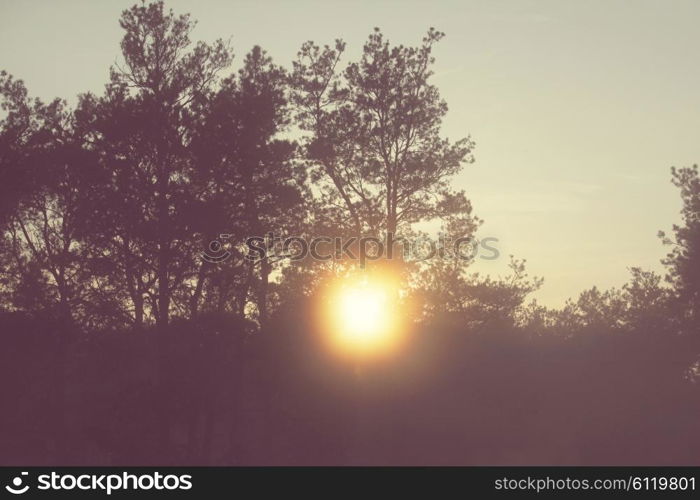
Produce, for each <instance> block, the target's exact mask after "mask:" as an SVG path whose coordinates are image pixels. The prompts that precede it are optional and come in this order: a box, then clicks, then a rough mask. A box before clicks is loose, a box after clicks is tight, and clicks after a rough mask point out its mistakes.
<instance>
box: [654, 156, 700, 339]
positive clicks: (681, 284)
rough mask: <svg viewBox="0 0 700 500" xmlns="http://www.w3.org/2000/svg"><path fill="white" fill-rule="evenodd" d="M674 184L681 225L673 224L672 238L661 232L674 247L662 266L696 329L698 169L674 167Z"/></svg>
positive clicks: (699, 313)
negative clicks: (679, 205) (678, 200)
mask: <svg viewBox="0 0 700 500" xmlns="http://www.w3.org/2000/svg"><path fill="white" fill-rule="evenodd" d="M671 175H672V177H673V179H672V182H673V184H674V185H675V186H676V187H677V188H679V189H680V192H681V200H682V201H683V208H682V209H681V217H682V220H683V224H682V225H678V224H674V226H673V237H668V236H666V234H665V233H664V232H663V231H661V232H659V236H660V237H661V238H662V239H663V241H664V243H665V244H667V245H670V246H672V249H671V251H670V252H669V254H668V255H667V257H666V259H665V260H664V261H663V263H664V264H665V265H666V266H667V269H668V274H667V280H668V281H669V282H670V283H671V284H672V285H673V287H674V289H675V293H676V295H677V301H678V305H679V306H680V310H679V311H678V313H679V314H680V315H681V317H683V318H685V320H686V321H688V322H689V324H690V325H695V327H696V328H697V325H698V322H700V176H699V175H698V166H697V165H694V166H693V167H685V168H675V167H674V168H672V169H671Z"/></svg>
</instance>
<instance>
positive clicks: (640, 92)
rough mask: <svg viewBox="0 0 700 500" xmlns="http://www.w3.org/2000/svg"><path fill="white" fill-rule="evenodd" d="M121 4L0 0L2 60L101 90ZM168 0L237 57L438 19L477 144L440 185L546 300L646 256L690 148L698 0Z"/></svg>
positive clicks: (448, 87) (673, 202)
mask: <svg viewBox="0 0 700 500" xmlns="http://www.w3.org/2000/svg"><path fill="white" fill-rule="evenodd" d="M132 3H133V2H132V1H123V2H122V1H110V2H98V1H94V0H90V1H87V0H81V1H78V0H65V1H54V2H48V1H38V0H35V1H27V0H0V69H6V70H7V71H9V72H10V73H12V74H13V75H15V76H16V77H18V78H22V79H24V80H25V82H26V84H27V86H28V88H29V91H30V92H31V93H32V95H36V96H39V97H43V98H51V97H54V96H60V97H68V98H70V97H73V96H75V95H76V94H77V93H78V92H84V91H88V90H90V91H95V92H100V91H101V89H102V86H103V84H104V83H105V82H106V81H107V75H108V68H109V66H110V64H112V63H113V62H114V61H115V60H117V57H118V50H119V40H120V38H121V29H120V28H119V25H118V16H119V14H120V12H121V10H122V9H124V8H126V7H128V6H129V5H131V4H132ZM166 3H167V4H168V5H170V6H171V7H172V8H174V9H175V10H176V11H177V12H188V11H189V12H191V13H192V15H193V17H194V18H195V19H198V21H199V24H198V26H197V29H196V30H195V33H194V35H193V38H194V39H203V40H212V39H215V38H218V37H223V38H228V37H231V38H232V43H233V46H234V49H235V51H236V54H237V60H238V61H240V59H241V56H242V55H243V53H244V52H247V51H248V50H249V49H250V48H251V47H252V46H253V45H255V44H259V45H261V46H262V47H263V48H265V49H266V50H267V51H268V52H269V53H270V54H271V55H272V56H273V57H274V59H275V60H276V62H278V63H280V64H284V65H286V66H289V64H290V62H291V60H292V59H293V58H294V55H295V53H296V51H297V49H298V48H299V46H300V45H301V43H302V42H304V41H305V40H309V39H312V40H315V41H317V42H319V43H325V42H331V41H332V40H333V39H334V38H337V37H341V38H343V39H345V41H346V42H348V46H349V57H352V56H353V55H355V54H357V52H358V51H359V49H360V48H361V46H362V43H363V42H364V40H365V38H366V37H367V35H368V34H369V33H370V31H371V30H372V28H373V27H374V26H379V27H381V28H382V30H383V31H384V33H385V35H386V36H387V37H388V38H389V39H390V40H391V41H392V42H395V43H405V44H416V43H418V42H419V41H420V39H421V37H422V35H423V33H424V32H425V30H427V28H428V27H430V26H434V27H436V28H438V29H440V30H441V31H444V32H446V34H447V37H446V38H445V39H444V40H443V41H442V42H440V44H439V45H438V46H437V48H436V50H435V55H436V57H437V62H436V68H435V69H436V76H435V83H436V84H437V85H438V86H439V88H440V90H441V92H442V95H443V97H444V98H445V99H446V100H447V102H448V104H449V107H450V112H449V115H448V117H447V120H446V121H445V124H444V133H445V135H446V136H448V137H450V138H452V139H458V138H460V137H463V136H465V135H467V134H471V136H472V137H473V138H474V140H475V141H476V144H477V148H476V151H475V156H476V162H475V163H474V164H473V165H470V166H468V167H467V168H466V170H465V171H464V172H463V174H461V175H460V176H459V177H458V178H456V179H455V184H456V185H457V186H458V187H460V188H464V189H465V190H466V191H467V194H468V195H469V197H470V198H471V200H472V201H473V203H474V207H475V211H476V213H477V215H478V216H480V217H481V218H483V219H484V220H485V224H484V225H483V226H482V229H481V230H480V235H481V236H482V237H486V236H492V237H497V238H499V240H500V244H499V245H498V246H499V248H500V250H501V252H502V253H503V257H502V258H501V259H499V260H498V261H493V262H483V263H481V264H480V265H479V266H478V269H479V270H480V271H482V272H486V273H492V274H499V273H502V272H503V271H504V267H505V264H506V263H507V254H511V253H512V254H515V255H516V257H519V258H526V259H527V260H528V267H529V270H530V272H531V273H532V274H536V275H539V276H544V277H545V284H544V286H543V288H542V290H541V291H540V292H539V293H538V294H537V297H538V299H539V300H540V301H541V302H543V303H545V304H549V305H559V304H561V303H563V301H564V300H565V299H566V298H567V297H569V296H576V295H577V294H578V292H580V291H581V290H582V289H584V288H588V287H591V286H593V285H598V286H600V287H603V288H607V287H610V286H620V285H622V284H623V283H624V282H625V281H626V280H627V276H628V271H627V267H628V266H642V267H646V268H652V269H660V265H659V260H660V259H661V258H662V257H663V256H664V254H665V253H666V249H664V247H663V246H662V245H661V243H660V241H659V240H658V238H657V237H656V233H657V231H658V230H659V229H669V228H670V227H671V225H672V224H673V223H674V222H676V221H677V220H678V211H679V209H680V201H679V196H678V193H677V191H676V190H675V188H674V187H673V186H672V185H671V184H670V182H669V175H670V174H669V168H670V166H671V165H676V166H686V165H691V164H693V163H696V162H700V134H699V132H700V64H698V48H700V30H698V27H697V23H698V20H700V2H698V1H678V0H676V1H661V0H659V1H653V2H652V1H639V0H637V1H624V2H623V1H597V2H590V1H588V2H583V1H580V0H576V1H562V0H557V1H507V2H506V1H492V0H491V1H466V0H460V1H455V2H428V1H421V2H407V1H401V2H399V1H396V2H394V1H376V0H375V1H367V2H339V1H332V0H326V1H299V0H295V1H285V2H271V1H262V0H258V1H231V0H229V1H223V0H221V1H216V0H209V1H206V0H204V1H203V0H199V1H197V2H186V1H180V0H177V1H175V0H172V1H168V2H166Z"/></svg>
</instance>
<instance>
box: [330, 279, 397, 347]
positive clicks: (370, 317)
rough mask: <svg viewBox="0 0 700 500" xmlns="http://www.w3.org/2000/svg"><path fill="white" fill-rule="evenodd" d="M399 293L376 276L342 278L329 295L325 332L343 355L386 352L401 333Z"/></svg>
mask: <svg viewBox="0 0 700 500" xmlns="http://www.w3.org/2000/svg"><path fill="white" fill-rule="evenodd" d="M397 299H398V292H397V290H396V288H395V286H394V285H393V283H392V282H391V281H390V280H386V279H381V278H379V277H377V276H373V277H367V276H363V277H361V278H355V279H350V278H347V277H346V278H344V279H341V280H339V281H338V282H337V283H336V284H335V286H334V287H333V288H332V290H331V293H330V294H329V295H328V296H327V309H326V318H327V319H326V321H325V324H326V328H325V329H326V331H327V332H328V338H329V339H330V340H331V344H332V346H333V347H334V348H335V349H336V350H338V351H340V352H341V353H344V354H351V355H362V356H371V355H375V354H385V353H387V352H388V351H389V350H391V349H392V348H393V347H395V346H396V343H397V341H398V334H399V330H400V328H399V323H400V321H399V314H398V306H397V302H398V300H397Z"/></svg>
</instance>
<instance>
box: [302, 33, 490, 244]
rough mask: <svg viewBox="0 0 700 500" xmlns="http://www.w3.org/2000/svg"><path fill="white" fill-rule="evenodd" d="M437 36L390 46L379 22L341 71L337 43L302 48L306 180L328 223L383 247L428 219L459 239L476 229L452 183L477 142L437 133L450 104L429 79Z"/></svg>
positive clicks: (341, 48)
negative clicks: (358, 55)
mask: <svg viewBox="0 0 700 500" xmlns="http://www.w3.org/2000/svg"><path fill="white" fill-rule="evenodd" d="M442 37H443V34H442V33H440V32H438V31H436V30H434V29H430V30H429V31H428V33H427V34H426V36H425V37H424V38H423V41H422V44H421V45H420V46H419V47H405V46H403V45H399V46H394V47H392V46H391V45H390V44H389V42H388V41H386V40H385V39H384V37H383V35H382V34H381V32H380V31H379V29H375V31H374V33H372V34H371V35H370V37H369V40H368V41H367V43H366V44H365V45H364V48H363V53H362V56H361V58H360V60H359V61H357V62H353V63H350V64H349V65H348V66H347V68H346V69H345V70H344V71H343V72H342V73H341V72H339V71H338V69H337V68H338V65H339V61H340V58H341V55H342V53H343V51H344V49H345V44H344V43H343V42H342V41H340V40H337V41H336V43H335V46H334V47H333V48H331V47H329V46H324V47H323V48H321V47H319V46H318V45H316V44H314V43H313V42H307V43H305V44H304V45H303V46H302V48H301V50H300V52H299V54H298V59H297V61H295V63H294V71H293V74H292V82H293V86H294V89H295V92H294V95H293V102H294V104H295V105H296V107H297V117H298V121H299V125H300V127H301V129H302V130H303V131H305V132H306V134H307V135H306V139H305V142H304V148H305V155H306V159H307V160H308V162H309V164H310V166H311V168H312V179H313V180H314V181H315V182H316V183H317V186H318V188H319V192H320V197H321V200H322V204H323V205H325V206H327V207H330V208H328V209H327V210H325V211H324V212H323V213H322V214H321V215H322V216H323V217H325V218H326V219H328V224H327V225H331V226H336V227H338V226H340V227H342V228H345V229H346V231H347V232H348V233H350V234H354V235H355V236H362V235H371V236H374V237H379V238H384V240H385V242H386V243H387V244H390V240H389V238H390V237H394V236H400V235H402V234H405V233H406V232H407V231H409V230H410V228H411V225H412V224H414V223H417V222H421V221H426V220H433V219H438V220H442V221H443V222H446V223H449V227H450V228H451V229H452V230H454V231H455V234H456V235H458V236H469V235H471V233H472V232H473V231H474V229H475V227H476V221H475V219H474V218H473V217H472V215H471V205H470V203H469V201H468V200H467V198H466V196H465V195H464V192H462V191H454V190H453V189H452V188H451V187H450V185H449V180H450V178H451V177H453V176H454V175H455V174H457V173H458V172H459V171H460V170H461V169H462V167H463V165H464V164H465V163H470V162H472V161H473V159H472V156H471V151H472V149H473V147H474V144H473V142H472V141H471V139H469V138H466V139H462V140H459V141H457V142H454V143H451V142H450V141H449V140H447V139H443V138H442V137H441V136H440V125H441V122H442V119H443V117H444V116H445V114H446V113H447V105H446V103H445V102H444V101H443V100H442V99H441V98H440V94H439V92H438V90H437V88H436V87H435V86H434V85H433V84H432V83H430V77H431V75H432V74H433V73H432V70H431V66H432V64H433V62H434V58H433V56H432V48H433V45H434V44H435V43H436V42H438V41H439V40H440V39H441V38H442ZM390 235H391V236H390Z"/></svg>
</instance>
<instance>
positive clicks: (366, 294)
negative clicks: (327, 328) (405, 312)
mask: <svg viewBox="0 0 700 500" xmlns="http://www.w3.org/2000/svg"><path fill="white" fill-rule="evenodd" d="M337 307H338V316H339V318H338V319H339V320H340V323H341V329H342V330H343V332H344V335H346V336H347V337H349V339H354V340H356V341H358V342H370V341H372V340H373V339H376V337H378V336H381V335H382V333H383V332H384V331H385V330H386V329H387V326H388V323H389V317H388V316H389V310H388V309H389V304H388V297H387V291H386V290H384V289H382V288H380V287H377V286H367V285H365V286H353V287H351V288H349V289H347V290H344V291H343V292H342V293H340V294H339V297H338V304H337Z"/></svg>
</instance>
